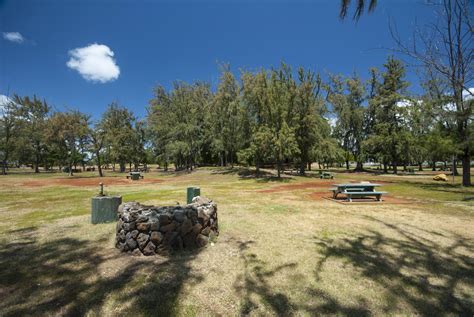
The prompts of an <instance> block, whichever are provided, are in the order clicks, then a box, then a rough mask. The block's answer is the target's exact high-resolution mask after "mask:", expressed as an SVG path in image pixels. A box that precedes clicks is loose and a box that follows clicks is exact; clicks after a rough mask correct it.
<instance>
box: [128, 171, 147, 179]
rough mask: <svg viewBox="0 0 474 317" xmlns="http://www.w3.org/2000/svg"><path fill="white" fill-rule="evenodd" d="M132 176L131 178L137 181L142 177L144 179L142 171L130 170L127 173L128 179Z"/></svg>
mask: <svg viewBox="0 0 474 317" xmlns="http://www.w3.org/2000/svg"><path fill="white" fill-rule="evenodd" d="M128 178H130V179H131V180H134V181H137V180H139V179H140V178H141V179H143V175H142V174H141V173H140V172H130V173H129V175H127V179H128Z"/></svg>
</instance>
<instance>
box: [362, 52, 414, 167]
mask: <svg viewBox="0 0 474 317" xmlns="http://www.w3.org/2000/svg"><path fill="white" fill-rule="evenodd" d="M384 66H385V69H386V70H385V72H384V73H383V74H382V80H383V82H382V83H381V84H380V85H378V87H377V92H376V93H375V95H374V97H373V98H372V99H370V100H369V108H371V111H373V113H374V114H375V123H374V125H373V132H374V133H373V134H372V135H370V136H369V138H368V140H367V142H366V146H365V149H366V150H368V151H369V153H372V154H374V155H376V156H378V158H379V159H381V160H382V162H383V164H384V172H387V165H388V163H390V162H391V164H392V167H393V171H394V173H397V166H398V164H399V163H400V161H401V159H402V152H403V148H402V144H403V142H404V141H405V140H404V137H406V134H405V133H403V130H402V129H401V128H402V124H403V119H404V115H403V112H404V107H403V104H404V103H405V102H406V96H405V89H406V87H407V86H408V82H406V81H404V80H403V77H404V76H405V68H404V66H403V64H402V62H401V61H399V60H396V59H394V58H393V57H389V58H388V60H387V62H386V63H385V64H384Z"/></svg>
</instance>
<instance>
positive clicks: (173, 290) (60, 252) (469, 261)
mask: <svg viewBox="0 0 474 317" xmlns="http://www.w3.org/2000/svg"><path fill="white" fill-rule="evenodd" d="M239 174H240V176H239ZM107 175H108V176H116V177H120V178H124V177H125V176H124V175H120V174H118V173H115V174H114V173H111V172H107ZM312 175H313V176H315V177H298V176H289V175H285V179H284V180H283V181H278V180H275V179H274V178H268V177H267V178H257V179H256V178H254V177H248V173H247V172H246V171H245V170H243V169H235V170H229V169H217V168H201V169H198V170H197V171H194V172H193V173H190V174H187V173H180V174H173V173H169V174H165V173H161V172H160V173H157V172H153V173H148V174H146V175H145V178H158V179H161V180H163V182H161V183H156V184H146V183H143V182H140V181H137V182H134V183H131V184H128V185H113V186H108V187H106V191H107V192H108V193H109V194H120V195H122V196H123V199H124V201H131V200H136V201H140V202H142V203H147V204H157V205H162V204H172V205H174V204H176V203H177V202H179V203H181V204H184V203H185V197H186V192H185V189H186V187H187V186H189V185H196V186H199V187H201V192H202V194H203V195H205V196H207V197H210V198H212V199H214V200H215V201H216V202H217V204H218V215H219V226H220V236H219V238H218V239H217V241H216V242H215V243H214V244H213V245H208V246H207V247H206V248H204V249H201V250H198V251H195V252H181V253H177V254H174V255H172V256H170V257H168V258H165V257H151V258H145V257H140V258H137V257H132V256H129V255H127V254H120V253H119V252H118V251H117V250H116V249H115V248H114V241H113V240H114V230H115V225H114V224H102V225H91V224H90V219H89V214H90V197H91V196H93V195H95V194H96V192H97V191H98V187H74V186H65V185H52V186H43V187H37V186H36V187H33V186H30V187H28V186H24V184H23V183H24V182H25V181H27V180H32V179H39V178H41V179H44V180H46V181H47V180H48V179H51V178H67V176H65V175H61V174H46V173H43V174H41V175H40V176H37V175H33V174H12V175H10V176H6V177H5V176H0V299H1V300H0V316H4V315H6V316H8V315H84V314H86V315H91V316H116V315H129V314H131V313H134V314H138V315H159V314H161V315H173V314H174V315H176V314H177V315H204V316H208V315H225V316H228V315H242V314H243V315H246V314H250V315H281V316H287V315H319V314H335V315H362V316H364V315H390V314H391V315H394V314H396V315H400V314H401V315H413V314H421V315H426V316H432V315H446V314H451V315H471V316H472V314H473V310H474V230H473V228H474V200H473V197H474V189H473V188H464V187H461V186H460V185H459V182H460V179H459V178H457V179H456V180H455V184H451V183H447V184H445V183H436V182H434V181H431V177H430V176H429V175H426V176H384V175H380V176H376V175H374V174H370V175H369V174H353V173H336V179H335V180H324V181H320V180H319V179H318V178H316V176H317V174H316V173H314V174H312ZM93 176H94V174H93V173H81V174H78V176H77V177H93ZM355 180H372V181H380V182H383V184H384V190H386V191H388V192H390V195H392V196H394V197H399V198H400V199H402V198H405V199H409V200H408V203H404V204H389V203H379V204H377V203H369V204H360V203H358V204H353V205H348V204H340V203H337V202H333V201H330V200H326V199H317V200H314V199H312V198H311V194H312V193H314V192H325V193H326V192H327V193H328V188H329V187H331V184H333V183H338V182H346V181H355ZM99 182H100V179H99V178H97V183H99ZM303 182H325V183H327V186H325V184H323V185H324V186H320V187H314V188H313V187H309V188H304V189H295V190H291V189H288V190H285V191H275V192H272V193H271V192H261V190H265V189H269V188H277V187H278V186H281V185H292V184H300V183H303ZM328 196H329V195H328Z"/></svg>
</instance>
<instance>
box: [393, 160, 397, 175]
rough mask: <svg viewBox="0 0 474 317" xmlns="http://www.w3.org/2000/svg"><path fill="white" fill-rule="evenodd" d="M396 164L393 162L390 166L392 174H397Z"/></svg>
mask: <svg viewBox="0 0 474 317" xmlns="http://www.w3.org/2000/svg"><path fill="white" fill-rule="evenodd" d="M397 165H398V164H397V162H393V164H392V166H393V174H397V173H398V166H397Z"/></svg>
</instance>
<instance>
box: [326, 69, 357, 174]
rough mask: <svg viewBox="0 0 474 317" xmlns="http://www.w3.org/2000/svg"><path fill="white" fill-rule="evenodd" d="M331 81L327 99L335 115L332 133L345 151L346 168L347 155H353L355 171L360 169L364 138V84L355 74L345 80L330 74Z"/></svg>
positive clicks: (347, 163) (347, 166) (347, 162)
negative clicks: (335, 120)
mask: <svg viewBox="0 0 474 317" xmlns="http://www.w3.org/2000/svg"><path fill="white" fill-rule="evenodd" d="M331 82H332V85H331V86H330V89H329V94H328V100H329V102H330V103H331V104H332V105H333V111H334V113H335V114H336V116H337V122H336V126H335V128H334V134H335V136H336V137H337V138H338V139H339V140H340V141H341V146H342V148H343V149H344V151H346V155H345V156H346V160H345V161H346V169H349V157H353V158H354V160H355V161H356V162H357V166H356V171H362V170H363V158H364V157H363V155H362V142H363V141H364V139H365V133H364V130H365V126H364V123H365V122H364V119H365V107H364V105H363V102H364V100H365V87H364V84H363V83H362V81H361V80H360V78H359V77H358V76H357V75H354V76H352V77H351V78H347V79H345V80H342V79H341V78H340V77H339V76H332V77H331ZM346 91H347V93H346Z"/></svg>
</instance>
